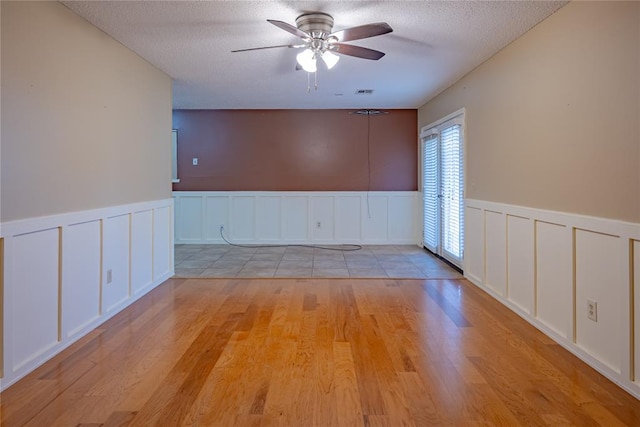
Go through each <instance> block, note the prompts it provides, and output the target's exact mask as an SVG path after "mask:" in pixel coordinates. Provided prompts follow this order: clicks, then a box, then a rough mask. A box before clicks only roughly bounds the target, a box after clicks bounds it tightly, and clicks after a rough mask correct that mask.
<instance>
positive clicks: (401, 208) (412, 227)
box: [387, 196, 420, 241]
mask: <svg viewBox="0 0 640 427" xmlns="http://www.w3.org/2000/svg"><path fill="white" fill-rule="evenodd" d="M416 197H417V196H416ZM416 197H396V196H389V197H388V202H387V209H388V212H389V217H388V221H389V236H393V238H397V239H400V240H404V241H416V240H415V239H416V234H417V232H418V227H416V226H417V222H416V219H417V218H420V217H419V216H418V215H419V214H418V212H419V210H418V205H419V203H417V202H418V200H417V198H416ZM416 217H417V218H416Z"/></svg>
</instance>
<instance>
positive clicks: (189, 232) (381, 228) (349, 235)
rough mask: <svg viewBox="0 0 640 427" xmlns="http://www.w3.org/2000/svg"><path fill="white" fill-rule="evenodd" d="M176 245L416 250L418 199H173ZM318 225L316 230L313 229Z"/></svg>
mask: <svg viewBox="0 0 640 427" xmlns="http://www.w3.org/2000/svg"><path fill="white" fill-rule="evenodd" d="M173 196H174V199H175V206H176V208H175V211H176V223H175V242H176V243H224V241H223V240H222V238H221V237H220V234H219V228H220V225H221V224H223V225H224V228H225V236H226V237H227V238H228V239H230V240H231V241H234V242H239V243H240V242H241V243H254V244H259V243H267V244H268V243H283V244H287V243H290V244H314V243H322V244H340V243H370V244H417V243H418V242H420V236H419V235H418V234H419V230H420V226H419V224H420V219H419V215H420V210H419V207H420V204H419V193H418V192H414V191H397V192H393V191H390V192H370V193H367V192H351V191H349V192H340V191H338V192H325V191H321V192H298V191H295V192H287V191H284V192H278V191H264V192H207V191H205V192H189V191H183V192H180V191H177V192H174V193H173ZM318 223H320V226H318Z"/></svg>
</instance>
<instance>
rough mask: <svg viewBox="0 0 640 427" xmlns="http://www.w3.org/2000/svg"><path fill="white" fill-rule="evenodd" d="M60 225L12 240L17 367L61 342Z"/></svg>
mask: <svg viewBox="0 0 640 427" xmlns="http://www.w3.org/2000/svg"><path fill="white" fill-rule="evenodd" d="M58 236H59V232H58V229H57V228H54V229H50V230H45V231H37V232H34V233H29V234H24V235H20V236H16V237H13V238H12V239H11V247H10V250H11V256H10V259H11V261H10V262H11V267H10V268H11V277H10V279H9V280H10V282H9V284H8V286H11V299H10V300H9V304H11V322H10V325H11V328H12V331H11V337H12V338H13V339H12V343H11V355H12V360H13V366H12V368H13V369H19V368H20V367H22V366H23V365H25V364H27V363H29V362H30V361H32V360H34V359H36V358H37V357H38V356H40V355H41V354H43V353H45V352H46V351H47V350H49V349H51V348H52V347H54V346H55V345H56V344H57V342H58V301H59V296H58V265H59V246H58Z"/></svg>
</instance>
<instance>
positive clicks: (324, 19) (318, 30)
mask: <svg viewBox="0 0 640 427" xmlns="http://www.w3.org/2000/svg"><path fill="white" fill-rule="evenodd" d="M296 26H297V27H298V29H299V30H300V31H304V32H305V33H307V34H309V35H310V36H311V37H312V38H314V39H315V38H319V39H323V38H325V37H326V36H327V35H329V34H331V30H332V29H333V17H332V16H331V15H328V14H326V13H321V12H315V13H305V14H303V15H300V16H298V17H297V18H296Z"/></svg>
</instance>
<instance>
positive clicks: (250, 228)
mask: <svg viewBox="0 0 640 427" xmlns="http://www.w3.org/2000/svg"><path fill="white" fill-rule="evenodd" d="M255 209H256V199H255V197H242V196H241V197H234V198H233V200H232V202H231V216H232V217H233V224H232V225H231V238H232V239H233V240H237V241H240V240H251V239H253V238H254V237H255V214H256V212H255Z"/></svg>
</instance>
